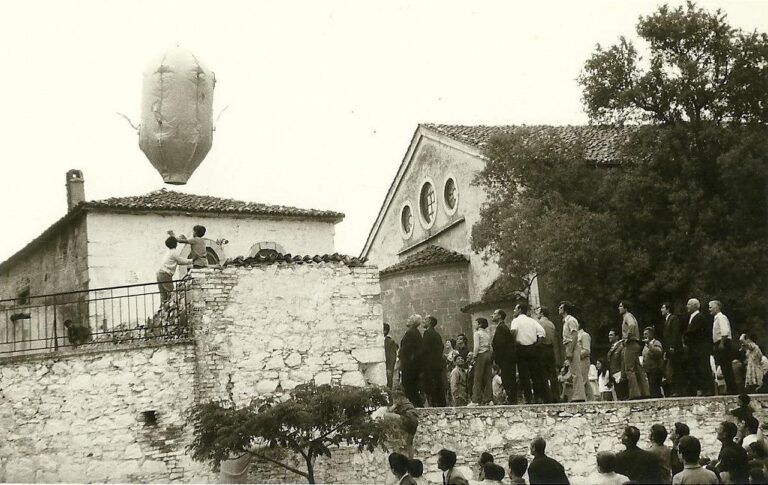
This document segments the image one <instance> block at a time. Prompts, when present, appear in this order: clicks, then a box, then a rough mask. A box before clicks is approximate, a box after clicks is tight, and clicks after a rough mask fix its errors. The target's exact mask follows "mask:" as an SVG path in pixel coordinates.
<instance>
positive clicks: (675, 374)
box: [661, 302, 685, 396]
mask: <svg viewBox="0 0 768 485" xmlns="http://www.w3.org/2000/svg"><path fill="white" fill-rule="evenodd" d="M661 316H662V317H664V328H663V339H662V342H661V343H662V344H663V345H664V361H665V369H664V375H665V377H666V378H667V386H668V391H667V392H669V395H671V396H682V395H683V394H684V393H685V377H684V371H683V368H684V362H683V326H682V324H681V323H680V319H679V318H677V315H675V314H674V313H673V312H672V304H671V303H669V302H664V303H662V305H661Z"/></svg>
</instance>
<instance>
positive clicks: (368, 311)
mask: <svg viewBox="0 0 768 485" xmlns="http://www.w3.org/2000/svg"><path fill="white" fill-rule="evenodd" d="M193 278H194V280H193V284H192V290H191V291H192V295H191V299H192V301H193V302H194V303H193V304H194V305H195V316H194V318H193V320H194V323H193V325H194V329H195V330H194V331H195V340H196V352H197V365H198V370H199V376H200V400H201V401H202V402H205V401H210V400H225V399H233V400H234V401H235V403H236V404H237V405H244V404H247V403H248V402H250V400H251V399H252V398H254V397H256V396H277V397H279V396H282V395H285V394H286V393H287V392H286V391H289V390H291V389H293V388H294V387H296V386H297V385H298V384H302V383H306V382H309V381H311V380H313V379H314V381H315V383H317V384H324V383H330V382H337V383H342V384H350V385H365V384H366V383H375V384H386V372H385V367H384V338H383V335H382V331H381V329H382V323H383V322H382V314H381V303H380V301H379V300H380V297H379V293H380V289H379V278H378V269H377V268H375V267H348V266H345V265H344V264H342V263H319V264H316V263H312V264H295V263H277V264H270V265H257V266H253V267H227V268H225V269H223V270H220V269H198V270H194V271H193Z"/></svg>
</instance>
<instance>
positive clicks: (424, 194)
mask: <svg viewBox="0 0 768 485" xmlns="http://www.w3.org/2000/svg"><path fill="white" fill-rule="evenodd" d="M419 209H420V210H421V217H422V220H423V222H424V225H425V226H430V227H431V226H432V224H433V223H434V222H435V212H436V209H437V198H436V197H435V187H434V186H433V185H432V183H431V182H425V183H424V185H422V186H421V194H420V195H419Z"/></svg>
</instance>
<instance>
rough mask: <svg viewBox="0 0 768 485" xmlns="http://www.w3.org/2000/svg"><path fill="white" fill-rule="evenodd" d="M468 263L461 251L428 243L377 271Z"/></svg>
mask: <svg viewBox="0 0 768 485" xmlns="http://www.w3.org/2000/svg"><path fill="white" fill-rule="evenodd" d="M453 263H469V258H467V257H466V256H464V255H463V254H461V253H457V252H455V251H450V250H448V249H445V248H442V247H440V246H435V245H429V246H427V247H426V248H424V249H422V250H421V251H419V252H418V253H414V254H412V255H410V256H408V257H407V258H405V259H404V260H402V261H400V262H399V263H397V264H393V265H392V266H389V267H388V268H384V269H383V270H381V271H380V272H379V274H380V275H381V276H386V275H391V274H393V273H400V272H403V271H408V270H411V269H415V268H425V267H428V266H439V265H443V264H453Z"/></svg>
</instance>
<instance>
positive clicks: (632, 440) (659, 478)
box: [616, 426, 664, 483]
mask: <svg viewBox="0 0 768 485" xmlns="http://www.w3.org/2000/svg"><path fill="white" fill-rule="evenodd" d="M638 441H640V430H639V429H637V428H636V427H634V426H627V427H626V428H624V433H622V435H621V444H623V445H624V446H625V447H626V449H625V450H624V451H621V452H619V453H618V454H616V473H619V474H621V475H626V476H627V477H628V478H629V479H630V480H633V481H635V482H637V483H663V482H664V477H663V475H662V469H661V463H660V462H659V458H658V457H657V456H656V455H654V454H653V453H651V452H650V451H646V450H641V449H640V448H638V447H637V443H638Z"/></svg>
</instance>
